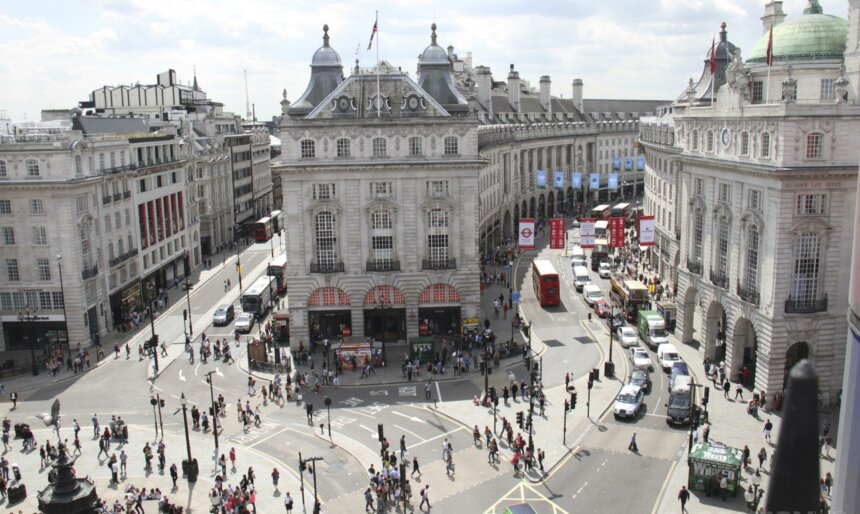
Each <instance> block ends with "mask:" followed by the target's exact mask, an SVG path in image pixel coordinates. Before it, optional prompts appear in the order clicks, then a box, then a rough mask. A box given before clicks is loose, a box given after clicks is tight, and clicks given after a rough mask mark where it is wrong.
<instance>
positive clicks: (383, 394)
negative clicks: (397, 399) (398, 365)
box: [370, 389, 388, 396]
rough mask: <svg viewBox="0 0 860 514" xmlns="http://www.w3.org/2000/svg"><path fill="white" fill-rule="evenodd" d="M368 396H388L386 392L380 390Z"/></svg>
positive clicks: (385, 390)
mask: <svg viewBox="0 0 860 514" xmlns="http://www.w3.org/2000/svg"><path fill="white" fill-rule="evenodd" d="M370 396H388V390H387V389H380V390H378V391H371V392H370Z"/></svg>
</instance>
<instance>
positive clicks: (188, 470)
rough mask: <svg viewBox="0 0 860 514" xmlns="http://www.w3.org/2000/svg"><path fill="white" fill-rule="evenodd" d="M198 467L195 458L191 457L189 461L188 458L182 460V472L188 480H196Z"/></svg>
mask: <svg viewBox="0 0 860 514" xmlns="http://www.w3.org/2000/svg"><path fill="white" fill-rule="evenodd" d="M199 469H200V468H199V467H198V466H197V459H193V460H192V461H191V462H189V461H188V459H183V460H182V472H183V473H184V474H185V476H186V478H188V481H189V482H196V481H197V475H198V474H199Z"/></svg>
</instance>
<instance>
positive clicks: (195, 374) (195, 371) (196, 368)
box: [194, 364, 200, 377]
mask: <svg viewBox="0 0 860 514" xmlns="http://www.w3.org/2000/svg"><path fill="white" fill-rule="evenodd" d="M198 369H200V364H198V365H196V366H194V376H195V377H196V376H198V375H197V370H198Z"/></svg>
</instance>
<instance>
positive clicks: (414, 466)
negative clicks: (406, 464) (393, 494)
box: [409, 457, 421, 477]
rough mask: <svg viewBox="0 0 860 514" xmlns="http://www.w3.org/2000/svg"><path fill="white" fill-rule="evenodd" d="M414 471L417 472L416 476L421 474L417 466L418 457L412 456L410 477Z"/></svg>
mask: <svg viewBox="0 0 860 514" xmlns="http://www.w3.org/2000/svg"><path fill="white" fill-rule="evenodd" d="M415 473H418V476H419V477H420V476H421V468H420V467H419V466H418V457H412V474H410V475H409V476H410V477H414V476H415Z"/></svg>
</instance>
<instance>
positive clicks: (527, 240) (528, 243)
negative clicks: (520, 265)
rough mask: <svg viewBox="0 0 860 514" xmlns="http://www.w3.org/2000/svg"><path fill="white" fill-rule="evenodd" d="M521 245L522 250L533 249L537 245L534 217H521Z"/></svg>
mask: <svg viewBox="0 0 860 514" xmlns="http://www.w3.org/2000/svg"><path fill="white" fill-rule="evenodd" d="M519 247H520V249H522V250H532V249H534V247H535V220H534V218H520V237H519Z"/></svg>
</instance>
